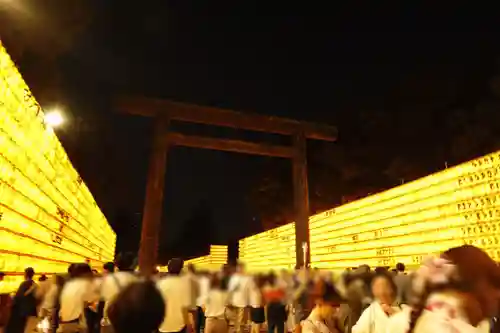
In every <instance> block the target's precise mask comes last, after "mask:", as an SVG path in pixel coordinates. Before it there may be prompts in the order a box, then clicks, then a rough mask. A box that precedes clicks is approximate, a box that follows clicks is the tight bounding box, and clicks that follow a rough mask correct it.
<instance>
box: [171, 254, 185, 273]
mask: <svg viewBox="0 0 500 333" xmlns="http://www.w3.org/2000/svg"><path fill="white" fill-rule="evenodd" d="M167 268H168V273H169V274H173V275H179V274H181V272H182V269H183V268H184V260H182V259H180V258H173V259H170V261H169V262H168V265H167Z"/></svg>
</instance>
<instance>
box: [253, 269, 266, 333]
mask: <svg viewBox="0 0 500 333" xmlns="http://www.w3.org/2000/svg"><path fill="white" fill-rule="evenodd" d="M265 282H266V280H265V278H264V277H263V276H262V275H260V274H259V275H256V276H254V278H253V283H252V286H251V288H250V306H251V308H250V320H251V321H252V333H260V330H261V328H262V325H263V324H264V323H265V322H266V312H265V302H264V295H263V294H262V289H263V288H264V284H265Z"/></svg>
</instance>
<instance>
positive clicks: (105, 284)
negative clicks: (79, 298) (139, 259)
mask: <svg viewBox="0 0 500 333" xmlns="http://www.w3.org/2000/svg"><path fill="white" fill-rule="evenodd" d="M134 264H135V256H134V255H133V254H132V253H125V254H122V255H120V256H119V257H118V258H117V259H116V266H117V268H118V271H117V272H115V266H114V264H112V263H107V264H105V265H104V267H103V268H104V276H103V277H102V278H101V279H98V280H96V283H95V285H96V288H98V289H99V291H100V299H99V301H100V305H99V308H98V311H97V312H98V313H102V315H101V318H102V319H101V321H100V326H101V328H100V331H101V332H102V333H112V332H113V327H112V326H111V323H110V321H109V318H108V306H109V304H110V302H111V301H112V300H113V299H114V298H115V297H116V296H117V295H118V293H119V292H120V290H122V289H123V288H125V287H126V286H128V285H129V284H131V283H134V282H137V277H136V276H135V274H134Z"/></svg>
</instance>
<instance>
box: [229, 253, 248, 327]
mask: <svg viewBox="0 0 500 333" xmlns="http://www.w3.org/2000/svg"><path fill="white" fill-rule="evenodd" d="M251 279H252V278H251V277H250V276H248V275H246V274H245V265H244V264H243V263H238V265H237V266H236V272H235V273H234V274H233V275H232V276H231V278H230V279H229V303H230V305H231V307H232V310H233V312H234V330H235V333H241V326H242V325H244V324H245V320H246V319H247V318H248V316H247V314H246V313H245V310H246V309H247V307H248V306H249V305H250V284H251Z"/></svg>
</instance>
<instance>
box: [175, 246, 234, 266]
mask: <svg viewBox="0 0 500 333" xmlns="http://www.w3.org/2000/svg"><path fill="white" fill-rule="evenodd" d="M190 264H192V265H194V266H195V268H196V269H198V270H200V269H201V270H210V271H212V270H219V269H221V267H222V266H223V265H225V264H227V246H226V245H210V254H209V255H206V256H202V257H198V258H194V259H190V260H186V262H185V266H187V265H190Z"/></svg>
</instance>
